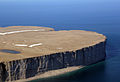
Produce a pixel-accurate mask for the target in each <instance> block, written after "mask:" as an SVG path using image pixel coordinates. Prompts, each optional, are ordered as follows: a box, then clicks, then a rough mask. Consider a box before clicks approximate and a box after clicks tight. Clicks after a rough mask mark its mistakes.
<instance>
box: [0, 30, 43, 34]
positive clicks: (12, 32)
mask: <svg viewBox="0 0 120 82" xmlns="http://www.w3.org/2000/svg"><path fill="white" fill-rule="evenodd" d="M30 31H45V29H39V30H20V31H11V32H3V33H0V35H7V34H14V33H21V32H30Z"/></svg>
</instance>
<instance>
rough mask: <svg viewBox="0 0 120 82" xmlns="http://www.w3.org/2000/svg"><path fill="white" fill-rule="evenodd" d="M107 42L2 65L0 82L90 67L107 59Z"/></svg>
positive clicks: (0, 66) (0, 67) (0, 65)
mask: <svg viewBox="0 0 120 82" xmlns="http://www.w3.org/2000/svg"><path fill="white" fill-rule="evenodd" d="M105 45H106V41H104V42H100V43H98V44H96V45H93V46H90V47H86V48H82V49H80V50H76V51H66V52H60V53H54V54H48V55H45V56H39V57H33V58H26V59H21V60H15V61H10V62H2V63H0V82H2V81H13V80H19V79H26V78H29V77H33V76H35V75H38V74H42V73H44V72H47V71H50V70H57V69H62V68H66V67H70V66H80V65H84V66H86V65H90V64H93V63H96V62H99V61H101V60H104V59H105V56H106V52H105Z"/></svg>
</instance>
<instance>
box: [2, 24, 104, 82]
mask: <svg viewBox="0 0 120 82" xmlns="http://www.w3.org/2000/svg"><path fill="white" fill-rule="evenodd" d="M105 46H106V37H105V36H104V35H102V34H98V33H96V32H90V31H82V30H70V31H54V29H52V28H44V27H30V26H29V27H28V26H26V27H24V26H17V27H16V26H14V27H8V28H0V82H2V81H3V82H4V81H15V80H21V79H27V78H31V77H34V76H37V75H42V74H45V73H47V72H50V71H55V70H60V69H67V68H70V67H78V66H79V67H80V66H81V67H83V66H87V65H90V64H93V63H96V62H99V61H102V60H104V59H105V56H106V52H105ZM63 71H64V70H63ZM55 73H56V74H57V72H55ZM50 76H52V74H51V75H50ZM41 77H42V76H41Z"/></svg>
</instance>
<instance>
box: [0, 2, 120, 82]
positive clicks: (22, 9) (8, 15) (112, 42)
mask: <svg viewBox="0 0 120 82" xmlns="http://www.w3.org/2000/svg"><path fill="white" fill-rule="evenodd" d="M21 25H22V26H46V27H52V28H54V29H55V30H88V31H96V32H98V33H102V34H104V35H106V36H107V39H108V40H107V58H106V61H103V62H100V63H97V64H94V65H91V66H88V67H86V68H84V69H81V70H77V71H74V72H71V73H67V74H64V75H60V76H57V77H51V78H48V79H39V80H34V81H31V82H120V0H0V27H6V26H21Z"/></svg>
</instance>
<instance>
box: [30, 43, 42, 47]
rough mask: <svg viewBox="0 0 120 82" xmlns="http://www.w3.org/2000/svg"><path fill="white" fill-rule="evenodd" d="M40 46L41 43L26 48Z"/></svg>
mask: <svg viewBox="0 0 120 82" xmlns="http://www.w3.org/2000/svg"><path fill="white" fill-rule="evenodd" d="M41 45H42V43H38V44H32V45H30V46H28V47H30V48H31V47H35V46H41Z"/></svg>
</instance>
